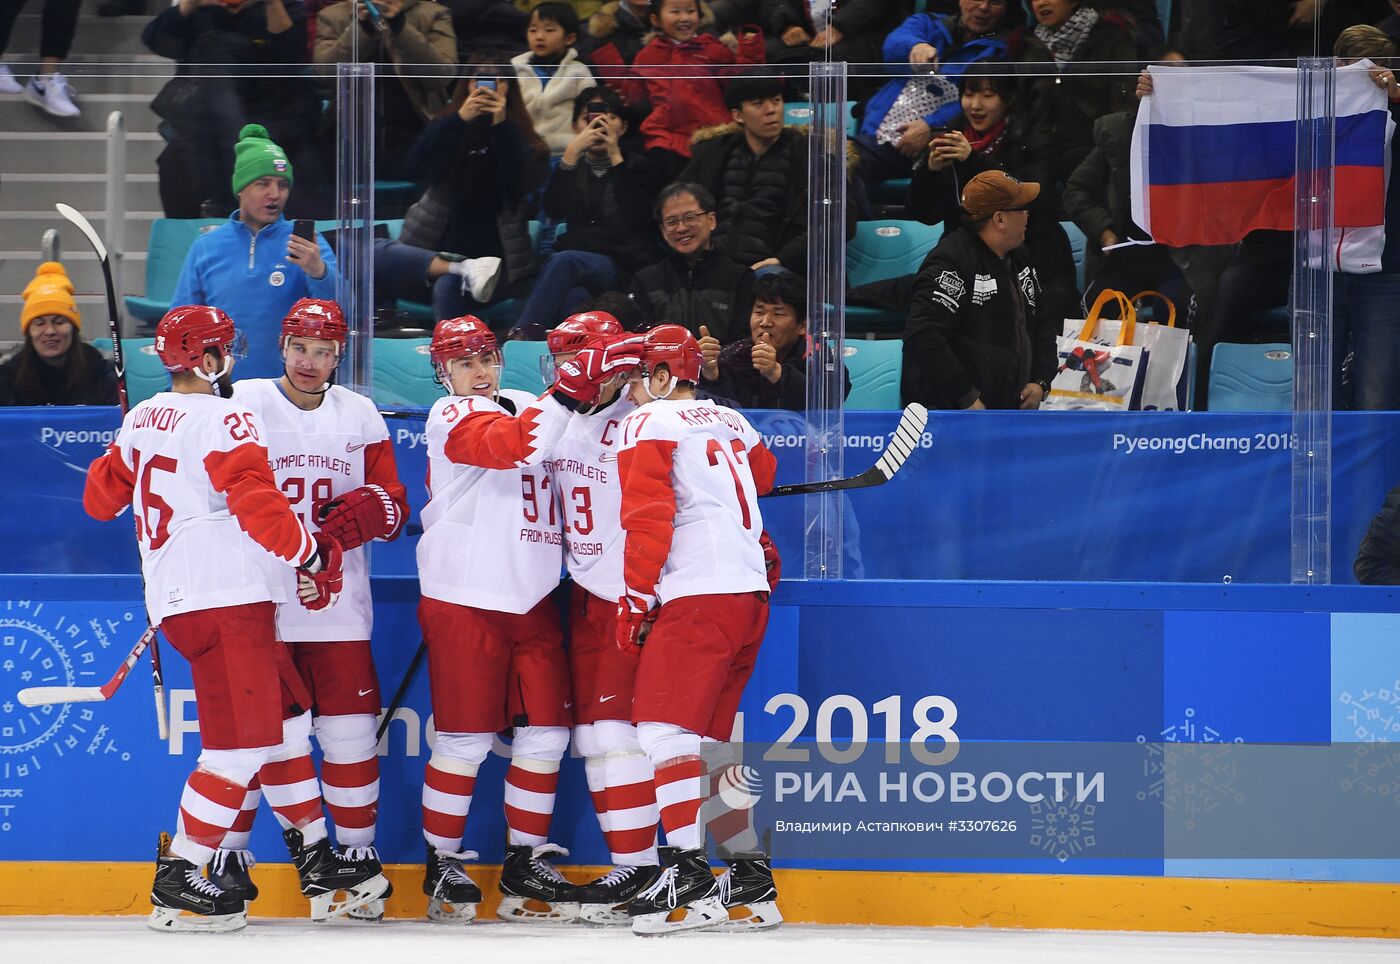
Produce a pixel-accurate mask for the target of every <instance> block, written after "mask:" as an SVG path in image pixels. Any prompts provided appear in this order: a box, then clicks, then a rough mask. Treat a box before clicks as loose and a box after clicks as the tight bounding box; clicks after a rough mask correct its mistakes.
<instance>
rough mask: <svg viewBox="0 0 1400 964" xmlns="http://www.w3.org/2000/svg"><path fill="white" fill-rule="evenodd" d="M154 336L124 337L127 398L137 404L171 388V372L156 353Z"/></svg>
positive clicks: (123, 349) (129, 401)
mask: <svg viewBox="0 0 1400 964" xmlns="http://www.w3.org/2000/svg"><path fill="white" fill-rule="evenodd" d="M155 346H156V340H155V339H154V338H123V339H122V355H123V358H124V360H125V361H126V400H127V404H129V405H135V404H136V403H137V402H144V401H145V400H146V399H148V398H150V397H151V396H152V395H154V394H156V392H164V391H167V390H169V388H170V373H169V372H167V371H166V370H165V366H164V365H162V364H161V361H160V356H159V355H157V354H156V347H155Z"/></svg>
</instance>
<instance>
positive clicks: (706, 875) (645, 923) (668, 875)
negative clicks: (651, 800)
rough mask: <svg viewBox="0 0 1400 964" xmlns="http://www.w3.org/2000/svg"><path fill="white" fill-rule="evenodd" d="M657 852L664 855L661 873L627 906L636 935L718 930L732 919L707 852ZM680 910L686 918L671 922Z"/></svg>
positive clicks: (699, 850) (697, 850)
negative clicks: (705, 928) (702, 929)
mask: <svg viewBox="0 0 1400 964" xmlns="http://www.w3.org/2000/svg"><path fill="white" fill-rule="evenodd" d="M657 852H658V853H659V854H660V856H661V873H660V874H658V875H657V878H656V880H655V881H653V882H652V885H651V886H650V887H648V888H647V889H646V890H644V891H642V892H641V893H639V894H638V895H637V896H636V897H633V898H632V903H630V904H628V905H627V913H628V914H629V915H630V916H631V918H632V933H633V934H639V935H641V936H643V937H652V936H655V935H658V934H674V933H677V932H679V931H689V930H696V929H698V928H701V927H714V926H716V925H718V924H721V923H723V922H724V921H726V920H728V918H729V912H728V911H726V910H725V909H724V905H723V904H721V903H720V900H719V884H718V883H717V882H716V881H715V875H714V872H713V871H712V870H710V862H709V861H708V860H706V859H705V851H704V850H702V849H700V848H698V847H697V848H696V849H695V850H681V849H679V848H677V847H661V848H660V849H659V850H658V851H657ZM676 910H684V911H685V916H684V917H682V918H680V919H679V920H669V919H668V918H669V917H670V916H671V914H672V912H674V911H676Z"/></svg>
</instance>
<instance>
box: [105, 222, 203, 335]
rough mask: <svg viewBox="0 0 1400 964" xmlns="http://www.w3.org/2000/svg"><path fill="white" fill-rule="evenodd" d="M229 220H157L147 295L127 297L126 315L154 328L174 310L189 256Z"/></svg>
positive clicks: (151, 243)
mask: <svg viewBox="0 0 1400 964" xmlns="http://www.w3.org/2000/svg"><path fill="white" fill-rule="evenodd" d="M227 220H228V218H189V219H184V218H156V219H155V220H154V221H152V222H151V236H150V238H149V239H148V240H147V242H146V293H145V295H127V296H126V299H125V300H126V312H127V314H129V315H131V317H133V318H139V319H140V320H142V321H144V322H146V323H148V324H151V325H154V324H155V323H156V322H158V321H160V319H161V318H162V317H163V316H164V315H165V313H166V312H167V311H169V310H170V298H171V296H172V295H173V294H175V285H176V283H177V282H179V280H180V269H181V268H183V267H184V265H185V255H186V254H188V253H189V250H190V245H192V244H194V241H195V238H197V237H199V236H200V235H201V234H203V233H204V232H206V231H210V230H212V229H214V228H216V227H218V226H219V225H221V224H223V223H224V222H225V221H227Z"/></svg>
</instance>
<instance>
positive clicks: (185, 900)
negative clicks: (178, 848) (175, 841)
mask: <svg viewBox="0 0 1400 964" xmlns="http://www.w3.org/2000/svg"><path fill="white" fill-rule="evenodd" d="M146 926H147V927H149V928H151V929H152V930H157V931H203V932H206V933H219V932H223V931H236V930H241V929H242V928H244V927H247V926H248V914H247V912H245V911H244V909H243V901H242V900H240V899H239V898H237V897H230V896H229V895H228V894H225V893H224V892H223V891H222V890H220V889H219V887H218V885H217V884H213V883H210V882H209V881H207V880H205V879H204V877H203V876H201V875H200V873H199V868H198V867H196V866H195V865H194V864H192V863H190V862H189V861H188V860H184V859H182V858H180V857H176V856H174V855H173V854H171V853H170V835H169V834H167V833H163V834H161V835H160V849H159V850H157V851H156V879H155V883H154V884H152V885H151V916H150V917H149V918H147V920H146Z"/></svg>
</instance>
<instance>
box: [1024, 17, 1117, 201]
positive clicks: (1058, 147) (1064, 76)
mask: <svg viewBox="0 0 1400 964" xmlns="http://www.w3.org/2000/svg"><path fill="white" fill-rule="evenodd" d="M1031 6H1032V10H1033V12H1034V13H1035V18H1036V21H1037V23H1036V26H1035V30H1034V31H1033V35H1032V36H1031V37H1029V38H1027V40H1026V46H1025V50H1024V51H1023V53H1022V55H1021V60H1022V61H1024V62H1026V63H1045V64H1054V65H1055V69H1056V72H1057V73H1056V75H1055V76H1053V77H1038V78H1036V79H1035V80H1034V81H1032V82H1031V103H1030V107H1031V114H1032V116H1033V117H1034V118H1035V120H1036V123H1037V124H1038V125H1039V127H1040V130H1041V136H1042V137H1043V139H1044V141H1045V143H1047V144H1053V145H1054V146H1055V151H1054V154H1053V155H1052V156H1051V163H1050V170H1051V172H1052V173H1053V174H1054V176H1055V179H1056V181H1058V182H1059V183H1060V184H1063V183H1064V182H1065V181H1067V180H1069V176H1070V175H1071V174H1073V173H1074V169H1075V168H1076V167H1078V166H1079V165H1080V163H1081V162H1082V161H1083V160H1084V158H1086V157H1088V156H1089V152H1090V151H1091V150H1093V148H1094V121H1095V120H1097V119H1098V118H1100V117H1103V116H1104V115H1105V114H1112V113H1114V112H1115V111H1125V110H1135V109H1136V107H1137V102H1136V101H1135V100H1134V99H1133V87H1134V82H1135V75H1134V68H1135V67H1136V66H1137V46H1136V45H1135V43H1134V42H1133V38H1132V36H1131V35H1130V34H1129V28H1128V25H1127V24H1126V22H1125V21H1124V19H1123V17H1122V16H1120V15H1119V14H1118V13H1116V12H1114V11H1110V12H1109V13H1107V14H1104V15H1102V16H1101V15H1100V14H1099V12H1098V11H1097V10H1095V9H1094V8H1093V7H1091V6H1089V5H1088V4H1086V3H1084V2H1083V0H1035V2H1034V3H1033V4H1032V5H1031ZM1107 62H1113V63H1121V64H1122V65H1123V69H1122V71H1121V72H1120V73H1117V74H1115V73H1111V72H1105V70H1104V68H1103V67H1101V66H1099V65H1101V64H1103V63H1107Z"/></svg>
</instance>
